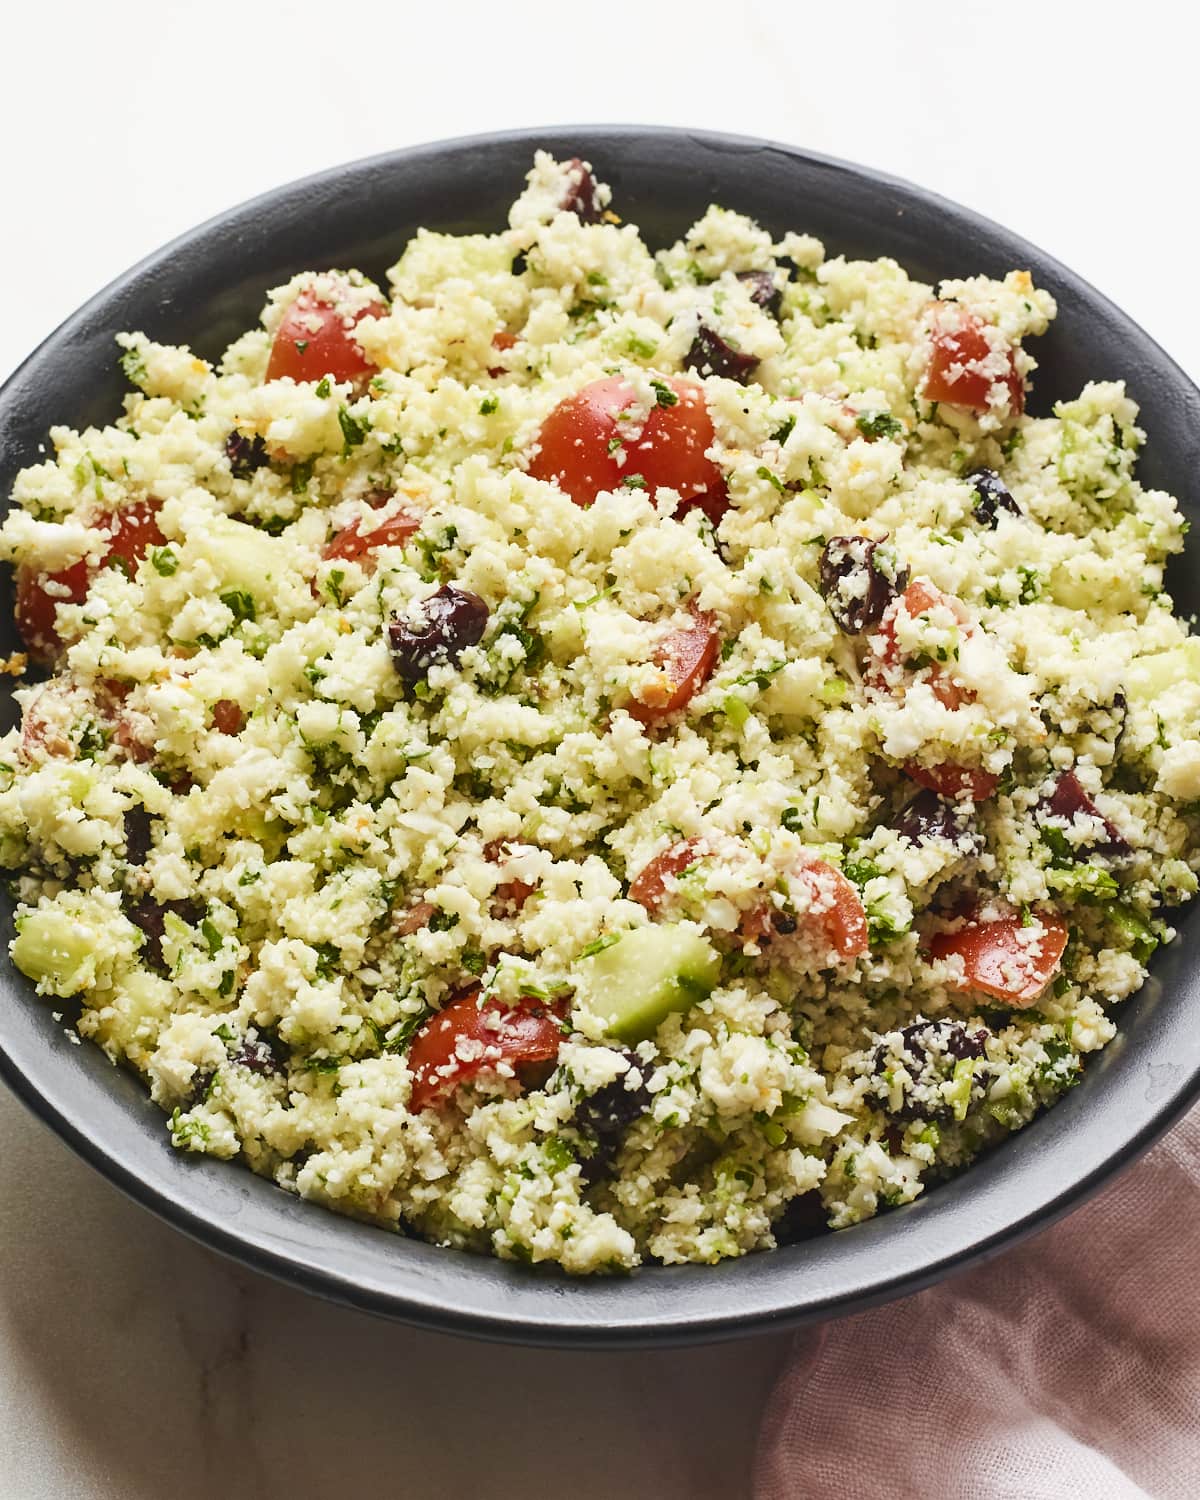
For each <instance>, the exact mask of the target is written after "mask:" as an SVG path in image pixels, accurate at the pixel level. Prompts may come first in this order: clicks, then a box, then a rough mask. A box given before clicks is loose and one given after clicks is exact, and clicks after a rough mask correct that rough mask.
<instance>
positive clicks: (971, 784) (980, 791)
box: [865, 578, 1000, 802]
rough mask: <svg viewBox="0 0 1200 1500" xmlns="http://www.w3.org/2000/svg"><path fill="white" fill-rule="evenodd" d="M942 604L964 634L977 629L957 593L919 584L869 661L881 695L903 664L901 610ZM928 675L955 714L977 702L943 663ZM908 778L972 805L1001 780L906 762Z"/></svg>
mask: <svg viewBox="0 0 1200 1500" xmlns="http://www.w3.org/2000/svg"><path fill="white" fill-rule="evenodd" d="M938 605H941V606H943V607H944V608H946V609H948V610H949V611H950V613H951V614H952V615H953V616H954V618H955V619H956V620H957V621H958V623H959V624H960V625H963V626H965V627H966V631H965V632H964V633H969V632H970V631H971V630H972V629H973V628H974V627H973V626H972V625H971V623H970V616H969V615H968V613H967V610H966V608H965V607H964V605H963V603H962V601H961V600H959V599H955V598H954V597H953V595H951V594H944V593H942V591H941V589H939V588H935V587H934V585H933V584H932V583H927V582H925V580H924V579H921V578H917V579H914V580H913V582H912V583H910V584H909V586H908V587H907V588H906V589H905V590H904V593H903V594H901V596H900V597H899V599H897V600H895V602H894V603H893V604H891V605H890V606H889V608H888V611H887V613H886V614H885V615H884V617H883V619H882V620H881V621H880V622H879V630H878V632H877V636H876V639H877V641H878V643H879V644H878V647H877V649H876V650H874V651H873V652H872V655H871V656H870V657H869V659H868V663H867V668H866V674H865V675H866V679H867V682H868V683H869V685H870V686H871V687H873V688H875V689H876V690H877V691H879V690H882V691H886V690H887V688H888V686H889V678H891V677H892V676H893V672H894V669H895V667H896V666H897V665H898V663H899V660H900V648H899V646H898V645H897V644H896V615H897V613H898V611H899V610H901V609H904V610H905V611H906V612H907V613H908V614H909V615H911V616H914V617H915V616H917V615H922V614H925V613H926V612H927V611H928V610H931V609H934V608H935V607H936V606H938ZM925 671H926V674H927V679H926V680H927V681H928V683H929V687H930V690H931V691H932V693H933V695H934V697H935V698H936V699H937V700H938V702H939V703H941V704H942V705H943V706H944V707H945V708H948V709H950V710H951V711H953V710H954V709H956V708H960V707H961V706H962V705H963V704H964V703H969V702H971V698H972V695H971V693H970V692H969V691H968V690H967V689H966V688H962V687H960V686H959V685H958V683H956V682H955V681H954V679H953V678H952V677H951V676H950V674H949V673H948V672H947V671H946V670H945V668H944V667H942V666H941V665H940V664H939V663H937V662H933V663H932V664H931V665H930V666H928V667H926V668H925ZM904 773H905V775H906V776H910V777H911V778H912V779H913V780H914V781H915V782H916V783H917V784H918V785H919V786H924V787H928V788H929V789H930V791H933V792H937V793H938V794H939V795H940V796H942V797H950V798H954V797H959V796H962V795H963V794H964V793H965V792H969V793H970V795H971V799H972V801H975V802H983V801H986V799H987V798H988V797H990V796H991V795H992V793H993V792H994V791H995V790H996V787H997V786H998V785H999V784H1000V778H999V777H998V776H996V775H994V774H993V773H992V772H991V771H984V770H980V769H978V768H973V767H970V766H960V765H956V764H955V763H954V762H953V761H950V762H947V763H945V764H943V765H939V766H924V765H921V763H920V762H919V761H915V760H909V761H905V762H904Z"/></svg>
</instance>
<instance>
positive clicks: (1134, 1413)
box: [754, 1111, 1200, 1500]
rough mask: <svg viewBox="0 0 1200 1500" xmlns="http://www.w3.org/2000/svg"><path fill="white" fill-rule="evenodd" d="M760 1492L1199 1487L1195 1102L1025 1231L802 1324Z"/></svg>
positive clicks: (1019, 1497) (1020, 1492) (795, 1499)
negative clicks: (860, 1307) (891, 1297)
mask: <svg viewBox="0 0 1200 1500" xmlns="http://www.w3.org/2000/svg"><path fill="white" fill-rule="evenodd" d="M754 1494H755V1497H756V1500H785V1497H786V1500H849V1497H855V1500H893V1497H894V1500H908V1497H913V1500H917V1497H920V1500H1076V1497H1078V1500H1141V1497H1154V1500H1176V1497H1178V1500H1194V1497H1196V1496H1198V1495H1200V1111H1193V1113H1192V1114H1191V1115H1189V1116H1188V1117H1187V1118H1186V1119H1185V1120H1184V1121H1183V1122H1182V1123H1181V1124H1179V1125H1177V1126H1176V1127H1175V1129H1174V1130H1173V1131H1172V1132H1171V1133H1170V1134H1169V1135H1168V1136H1167V1137H1166V1138H1165V1139H1164V1140H1163V1141H1162V1142H1160V1143H1159V1145H1158V1146H1156V1147H1155V1148H1154V1149H1153V1150H1152V1151H1151V1152H1150V1153H1149V1155H1148V1156H1147V1157H1146V1158H1145V1159H1144V1160H1143V1161H1142V1162H1140V1163H1139V1164H1138V1165H1137V1166H1136V1167H1134V1168H1133V1169H1132V1170H1131V1171H1129V1172H1128V1173H1127V1174H1126V1175H1124V1176H1123V1177H1122V1178H1121V1179H1120V1180H1119V1181H1118V1182H1116V1183H1115V1184H1113V1185H1112V1186H1111V1187H1109V1188H1107V1189H1106V1190H1105V1191H1104V1192H1103V1193H1102V1194H1100V1196H1099V1197H1097V1198H1096V1199H1094V1200H1093V1201H1092V1202H1090V1203H1088V1204H1086V1205H1085V1206H1084V1207H1083V1208H1081V1209H1080V1210H1079V1211H1078V1212H1076V1213H1075V1214H1073V1215H1072V1216H1071V1217H1070V1218H1068V1219H1067V1220H1065V1221H1064V1222H1063V1223H1061V1224H1058V1225H1055V1226H1054V1227H1053V1228H1051V1229H1049V1230H1047V1231H1045V1232H1044V1233H1043V1234H1041V1235H1039V1236H1037V1237H1036V1238H1035V1239H1033V1240H1031V1241H1029V1242H1028V1243H1027V1244H1025V1245H1023V1246H1021V1247H1019V1248H1018V1249H1015V1250H1013V1251H1010V1252H1009V1253H1008V1254H1007V1255H1004V1256H1002V1257H1001V1258H1000V1259H998V1260H996V1261H993V1262H991V1263H989V1264H987V1265H984V1266H981V1267H979V1268H978V1269H976V1270H973V1271H969V1272H967V1273H965V1274H964V1275H962V1276H959V1277H956V1278H955V1279H954V1280H953V1281H950V1282H947V1283H944V1284H942V1285H940V1286H938V1287H935V1288H933V1289H931V1290H929V1291H926V1292H922V1293H919V1294H918V1295H916V1296H913V1297H908V1298H905V1299H904V1300H903V1301H901V1302H896V1303H892V1304H890V1305H889V1306H886V1307H882V1308H876V1309H874V1310H872V1311H871V1312H867V1313H863V1314H860V1315H859V1316H857V1317H852V1318H847V1319H844V1320H841V1321H839V1322H836V1323H831V1324H828V1325H826V1326H825V1327H824V1328H822V1329H821V1330H819V1331H817V1332H816V1333H804V1334H801V1335H799V1336H798V1337H797V1339H796V1343H795V1345H794V1348H793V1353H792V1357H791V1360H790V1363H789V1364H788V1365H787V1367H786V1368H785V1369H784V1371H783V1373H782V1374H781V1376H780V1378H779V1380H778V1382H777V1384H776V1388H775V1391H774V1394H773V1396H772V1399H771V1402H770V1405H769V1407H768V1410H767V1413H766V1416H765V1419H764V1423H763V1428H762V1433H761V1438H760V1443H759V1451H758V1459H757V1464H756V1473H755V1483H754Z"/></svg>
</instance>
